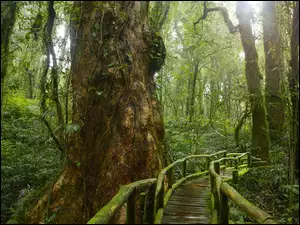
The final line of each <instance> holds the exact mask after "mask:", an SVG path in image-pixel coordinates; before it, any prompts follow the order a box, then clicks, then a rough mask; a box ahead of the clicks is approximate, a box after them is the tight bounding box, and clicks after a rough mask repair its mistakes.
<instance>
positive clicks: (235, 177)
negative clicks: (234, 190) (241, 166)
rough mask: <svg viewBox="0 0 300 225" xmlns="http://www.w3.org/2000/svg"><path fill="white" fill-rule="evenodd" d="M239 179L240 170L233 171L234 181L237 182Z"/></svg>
mask: <svg viewBox="0 0 300 225" xmlns="http://www.w3.org/2000/svg"><path fill="white" fill-rule="evenodd" d="M238 181H239V172H238V171H237V170H233V171H232V183H233V184H237V183H238Z"/></svg>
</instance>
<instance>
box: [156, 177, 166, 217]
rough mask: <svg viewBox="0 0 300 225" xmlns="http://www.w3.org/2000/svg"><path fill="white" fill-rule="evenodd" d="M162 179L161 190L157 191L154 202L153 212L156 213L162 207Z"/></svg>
mask: <svg viewBox="0 0 300 225" xmlns="http://www.w3.org/2000/svg"><path fill="white" fill-rule="evenodd" d="M164 180H165V179H164V178H163V179H162V185H161V189H160V190H159V192H158V194H157V199H156V200H157V202H156V209H155V212H157V211H158V210H159V209H161V208H163V207H164Z"/></svg>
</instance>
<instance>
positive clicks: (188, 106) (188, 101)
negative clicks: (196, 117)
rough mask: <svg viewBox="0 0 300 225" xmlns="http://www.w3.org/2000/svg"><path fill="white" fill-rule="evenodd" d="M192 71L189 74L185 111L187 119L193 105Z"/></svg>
mask: <svg viewBox="0 0 300 225" xmlns="http://www.w3.org/2000/svg"><path fill="white" fill-rule="evenodd" d="M191 75H192V74H191V69H190V71H189V74H188V84H187V98H186V110H185V115H186V116H187V117H189V116H190V111H191V109H190V103H191V87H192V76H191Z"/></svg>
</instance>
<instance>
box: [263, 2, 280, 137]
mask: <svg viewBox="0 0 300 225" xmlns="http://www.w3.org/2000/svg"><path fill="white" fill-rule="evenodd" d="M263 33H264V51H265V71H266V93H265V96H266V108H267V119H268V122H269V131H270V139H271V140H274V141H276V140H277V139H278V138H280V137H281V135H282V133H283V124H284V106H283V102H282V99H281V96H280V95H281V93H280V80H281V73H282V72H281V71H282V68H281V65H282V63H281V50H280V44H281V41H280V35H279V32H278V29H277V23H276V9H275V3H274V1H265V2H263Z"/></svg>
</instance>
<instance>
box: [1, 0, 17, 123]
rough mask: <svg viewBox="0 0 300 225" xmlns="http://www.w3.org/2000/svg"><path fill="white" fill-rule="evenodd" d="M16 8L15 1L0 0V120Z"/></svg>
mask: <svg viewBox="0 0 300 225" xmlns="http://www.w3.org/2000/svg"><path fill="white" fill-rule="evenodd" d="M16 9H17V3H16V2H14V1H1V121H2V104H3V88H4V87H3V85H4V78H5V76H6V71H7V65H8V57H9V40H10V35H11V33H12V29H13V26H14V23H15V18H16Z"/></svg>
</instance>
